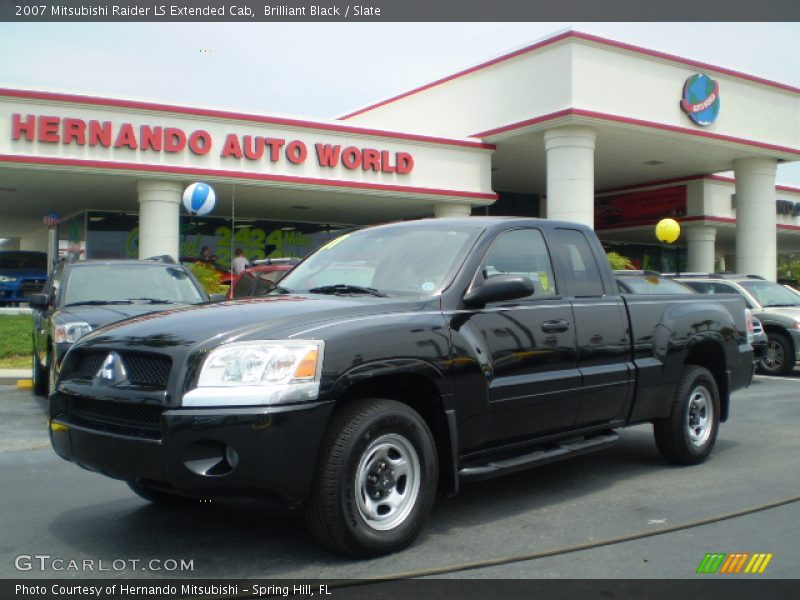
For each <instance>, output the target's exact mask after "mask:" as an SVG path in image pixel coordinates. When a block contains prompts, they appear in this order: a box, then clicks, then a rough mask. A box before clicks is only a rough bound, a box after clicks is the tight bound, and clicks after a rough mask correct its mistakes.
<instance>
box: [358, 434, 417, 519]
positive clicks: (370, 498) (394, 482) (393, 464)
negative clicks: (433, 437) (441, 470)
mask: <svg viewBox="0 0 800 600" xmlns="http://www.w3.org/2000/svg"><path fill="white" fill-rule="evenodd" d="M420 472H421V471H420V463H419V457H418V456H417V452H416V450H415V449H414V446H413V445H412V444H411V442H410V441H408V440H407V439H406V438H405V437H403V436H402V435H399V434H395V433H389V434H384V435H382V436H379V437H378V438H376V439H375V440H373V441H372V443H370V445H369V446H368V447H367V449H366V450H365V451H364V453H363V454H362V456H361V459H360V460H359V463H358V467H357V470H356V480H355V494H356V506H357V507H358V512H359V514H360V515H361V518H362V519H363V520H364V522H366V524H367V525H368V526H369V527H371V528H372V529H376V530H378V531H387V530H389V529H394V528H395V527H397V526H399V525H400V524H402V523H403V522H404V521H405V519H406V517H408V515H409V513H411V511H412V510H413V508H414V505H415V504H416V501H417V496H418V495H419V486H420Z"/></svg>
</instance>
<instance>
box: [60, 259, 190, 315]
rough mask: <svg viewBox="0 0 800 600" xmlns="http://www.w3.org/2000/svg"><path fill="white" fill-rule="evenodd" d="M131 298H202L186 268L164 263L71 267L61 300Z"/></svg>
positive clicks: (184, 300) (179, 300) (183, 300)
mask: <svg viewBox="0 0 800 600" xmlns="http://www.w3.org/2000/svg"><path fill="white" fill-rule="evenodd" d="M133 300H145V301H159V302H164V303H167V304H169V303H175V302H177V303H182V304H197V303H199V302H204V301H205V298H204V297H203V295H202V294H201V293H200V291H199V290H198V289H197V287H195V285H194V283H193V282H192V280H191V279H190V278H189V275H187V273H186V271H184V270H183V269H179V268H176V267H171V266H164V265H157V264H153V265H131V264H120V265H104V264H98V265H82V266H76V267H75V268H73V269H72V271H71V273H70V275H69V279H68V280H67V289H66V293H65V296H64V304H65V305H69V304H81V303H92V304H101V303H113V302H127V301H133Z"/></svg>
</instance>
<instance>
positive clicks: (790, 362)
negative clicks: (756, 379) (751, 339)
mask: <svg viewBox="0 0 800 600" xmlns="http://www.w3.org/2000/svg"><path fill="white" fill-rule="evenodd" d="M767 338H768V340H769V341H768V342H767V350H766V352H765V353H764V356H762V357H761V359H760V360H759V361H758V363H757V367H758V371H759V372H760V373H763V374H765V375H787V374H789V373H791V372H792V371H793V370H794V365H795V362H796V361H795V355H794V345H793V344H792V340H790V339H789V336H788V335H786V334H785V333H780V332H770V333H767Z"/></svg>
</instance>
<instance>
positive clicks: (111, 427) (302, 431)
mask: <svg viewBox="0 0 800 600" xmlns="http://www.w3.org/2000/svg"><path fill="white" fill-rule="evenodd" d="M74 402H75V399H74V398H71V397H70V396H67V395H65V394H63V393H61V392H57V393H55V394H53V395H52V396H51V397H50V439H51V442H52V444H53V448H54V449H55V451H56V453H58V454H59V455H60V456H61V457H62V458H64V459H66V460H69V461H71V462H74V463H77V464H79V465H80V466H82V467H85V468H87V469H90V470H92V471H97V472H99V473H102V474H104V475H107V476H109V477H113V478H115V479H123V480H126V481H130V482H135V483H138V484H141V485H147V486H150V487H155V488H160V489H164V490H165V491H172V492H175V493H179V494H184V495H189V496H198V497H212V496H261V497H264V496H267V497H271V498H274V499H277V500H280V501H281V502H283V503H286V504H289V505H291V504H297V503H299V502H302V501H303V500H304V499H305V497H306V496H307V495H308V492H309V490H310V487H311V483H312V479H313V475H314V469H315V467H316V462H317V453H318V451H319V446H320V442H321V440H322V438H323V434H324V431H325V427H326V425H327V423H328V418H329V416H330V413H331V411H332V409H333V403H332V402H317V403H306V404H298V405H290V406H281V407H267V406H260V407H238V408H237V407H231V408H224V407H215V408H202V409H198V408H191V409H186V408H178V409H167V410H164V411H163V412H161V413H160V416H158V417H157V423H148V424H147V427H141V426H140V425H141V424H142V422H143V419H144V418H145V417H143V416H142V415H144V414H145V413H146V412H147V411H150V412H151V413H152V411H153V409H154V407H147V408H146V409H143V408H142V405H136V404H132V403H120V402H112V401H108V403H107V404H106V405H104V404H103V403H104V402H105V401H103V400H95V399H92V400H91V405H90V406H91V410H90V411H88V412H87V410H86V409H85V405H83V406H82V408H81V409H80V410H75V409H74V408H73V403H74ZM98 407H99V408H98ZM155 410H157V409H155ZM156 414H157V413H156ZM147 418H149V419H150V420H151V421H153V420H154V419H153V418H152V417H147ZM126 419H127V422H126ZM132 421H136V422H137V425H135V426H131V422H132Z"/></svg>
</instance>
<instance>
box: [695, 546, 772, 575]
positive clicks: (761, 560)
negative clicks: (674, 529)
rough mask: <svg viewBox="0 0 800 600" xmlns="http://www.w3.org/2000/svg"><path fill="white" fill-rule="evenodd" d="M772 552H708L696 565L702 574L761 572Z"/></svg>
mask: <svg viewBox="0 0 800 600" xmlns="http://www.w3.org/2000/svg"><path fill="white" fill-rule="evenodd" d="M772 556H773V554H772V553H771V552H770V553H769V554H767V553H763V552H756V553H753V554H750V553H749V552H733V553H731V554H726V553H724V552H710V553H708V554H706V555H705V557H703V560H702V561H700V564H699V565H698V567H697V572H698V573H703V574H713V573H721V574H727V575H731V574H734V575H735V574H738V573H747V574H752V575H755V574H759V575H760V574H761V573H763V572H764V571H766V569H767V565H768V564H769V562H770V561H771V560H772Z"/></svg>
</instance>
